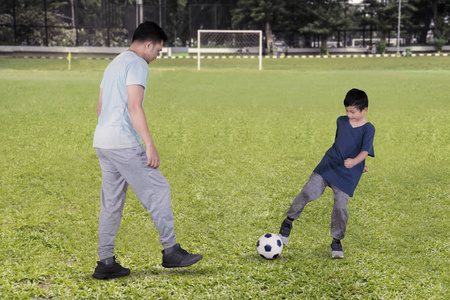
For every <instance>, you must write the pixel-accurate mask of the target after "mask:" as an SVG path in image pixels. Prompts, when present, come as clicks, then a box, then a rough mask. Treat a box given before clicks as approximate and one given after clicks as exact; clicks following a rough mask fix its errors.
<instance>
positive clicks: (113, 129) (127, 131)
mask: <svg viewBox="0 0 450 300" xmlns="http://www.w3.org/2000/svg"><path fill="white" fill-rule="evenodd" d="M147 80H148V64H147V62H146V61H145V60H144V59H143V58H141V57H139V56H138V55H137V54H136V53H134V52H132V51H125V52H123V53H121V54H119V55H118V56H117V57H116V58H115V59H114V60H113V61H112V62H111V63H110V64H109V65H108V67H106V69H105V72H104V74H103V80H102V83H101V85H100V88H102V90H103V94H102V111H101V114H100V117H99V119H98V125H97V128H96V129H95V133H94V147H95V148H104V149H119V148H132V147H136V146H139V145H142V139H141V137H140V136H139V134H138V132H137V131H136V129H135V128H134V126H133V123H132V122H131V118H130V113H129V111H128V94H127V86H128V85H141V86H143V87H144V93H145V90H146V88H147Z"/></svg>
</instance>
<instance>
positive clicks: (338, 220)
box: [286, 172, 349, 240]
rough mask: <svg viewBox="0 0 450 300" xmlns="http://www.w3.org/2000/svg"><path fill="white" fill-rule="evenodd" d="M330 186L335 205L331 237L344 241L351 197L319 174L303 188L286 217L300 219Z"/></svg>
mask: <svg viewBox="0 0 450 300" xmlns="http://www.w3.org/2000/svg"><path fill="white" fill-rule="evenodd" d="M327 186H329V187H330V188H331V189H332V190H333V194H334V205H333V212H332V213H331V236H332V237H333V238H335V239H339V240H341V239H343V238H344V236H345V229H346V227H347V221H348V217H349V213H348V209H347V204H348V198H349V195H348V194H346V193H344V192H343V191H341V190H340V189H338V188H337V187H336V186H334V185H332V184H331V183H329V182H328V181H326V180H325V179H323V178H322V176H320V175H319V174H317V173H314V172H313V173H312V174H311V176H310V177H309V181H308V182H307V183H306V184H305V185H304V186H303V189H302V191H301V192H300V194H298V196H297V197H296V198H295V199H294V202H293V203H292V205H291V207H290V208H289V210H288V212H287V213H286V215H287V216H288V218H291V219H294V220H296V219H298V218H299V217H300V214H301V213H302V211H303V209H304V208H305V206H306V204H308V203H309V202H311V201H314V200H316V199H318V198H319V197H320V196H322V194H323V192H324V191H325V188H326V187H327Z"/></svg>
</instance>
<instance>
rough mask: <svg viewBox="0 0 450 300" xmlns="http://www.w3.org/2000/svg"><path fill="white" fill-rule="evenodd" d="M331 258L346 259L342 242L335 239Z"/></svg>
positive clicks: (332, 244)
mask: <svg viewBox="0 0 450 300" xmlns="http://www.w3.org/2000/svg"><path fill="white" fill-rule="evenodd" d="M331 257H332V258H344V251H343V250H342V244H341V241H340V240H337V239H333V242H332V243H331Z"/></svg>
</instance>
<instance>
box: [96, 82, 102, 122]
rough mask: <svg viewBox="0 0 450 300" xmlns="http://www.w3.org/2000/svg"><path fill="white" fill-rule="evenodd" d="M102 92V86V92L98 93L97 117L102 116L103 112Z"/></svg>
mask: <svg viewBox="0 0 450 300" xmlns="http://www.w3.org/2000/svg"><path fill="white" fill-rule="evenodd" d="M102 94H103V89H102V88H100V94H99V95H98V104H97V119H98V118H100V114H101V113H102Z"/></svg>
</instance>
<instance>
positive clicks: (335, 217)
mask: <svg viewBox="0 0 450 300" xmlns="http://www.w3.org/2000/svg"><path fill="white" fill-rule="evenodd" d="M331 188H332V189H333V194H334V205H333V212H332V213H331V232H330V233H331V237H332V238H334V239H337V240H342V239H343V238H344V237H345V230H346V228H347V221H348V217H349V213H348V209H347V205H348V198H349V195H348V194H346V193H344V192H343V191H341V190H340V189H338V188H337V187H336V186H334V185H332V186H331Z"/></svg>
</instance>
